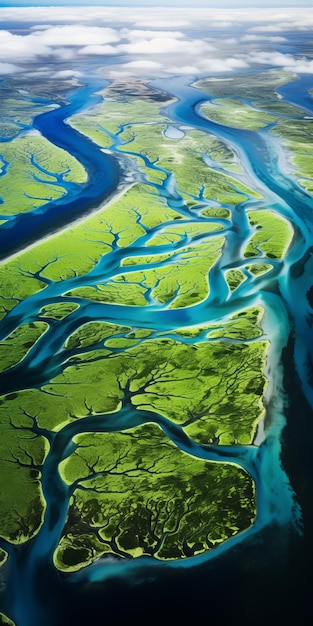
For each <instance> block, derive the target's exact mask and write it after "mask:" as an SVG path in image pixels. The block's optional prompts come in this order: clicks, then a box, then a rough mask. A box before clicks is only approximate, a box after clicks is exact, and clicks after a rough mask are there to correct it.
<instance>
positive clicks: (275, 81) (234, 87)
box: [194, 69, 298, 114]
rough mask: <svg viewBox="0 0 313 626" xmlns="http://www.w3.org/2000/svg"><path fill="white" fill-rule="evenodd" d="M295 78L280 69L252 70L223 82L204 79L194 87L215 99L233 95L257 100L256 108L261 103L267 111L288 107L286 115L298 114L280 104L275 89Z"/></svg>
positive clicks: (237, 73) (293, 75)
mask: <svg viewBox="0 0 313 626" xmlns="http://www.w3.org/2000/svg"><path fill="white" fill-rule="evenodd" d="M296 78H297V76H296V74H294V73H293V72H287V71H284V70H281V69H271V70H265V71H264V70H261V71H259V72H256V71H255V69H254V70H253V73H251V72H244V73H241V72H236V75H234V76H232V77H229V76H227V78H225V79H224V80H222V79H221V78H220V77H219V78H218V79H217V80H215V79H214V78H210V79H209V80H208V79H206V78H204V79H201V80H200V81H197V82H196V83H195V85H194V86H195V87H198V88H199V89H202V90H203V91H206V92H208V93H210V94H211V95H213V96H214V97H216V98H218V97H228V98H233V97H234V94H236V96H237V97H238V98H246V99H249V100H252V102H255V101H256V100H257V101H258V102H257V104H258V106H260V104H262V103H263V104H264V105H265V106H266V107H268V108H269V110H270V108H271V106H275V108H276V109H277V108H278V109H279V106H282V107H286V106H288V113H290V111H291V110H292V111H293V112H294V111H297V112H298V109H297V108H296V107H292V109H290V106H291V105H286V103H284V102H281V101H280V99H279V96H278V94H277V92H276V89H277V87H280V86H282V85H285V84H286V83H289V82H290V81H292V80H295V79H296ZM288 113H287V114H288Z"/></svg>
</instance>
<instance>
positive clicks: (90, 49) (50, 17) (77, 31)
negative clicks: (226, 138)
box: [0, 6, 313, 78]
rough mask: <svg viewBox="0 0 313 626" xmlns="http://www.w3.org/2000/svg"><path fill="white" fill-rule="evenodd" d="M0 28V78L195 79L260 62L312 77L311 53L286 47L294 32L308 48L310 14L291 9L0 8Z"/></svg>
mask: <svg viewBox="0 0 313 626" xmlns="http://www.w3.org/2000/svg"><path fill="white" fill-rule="evenodd" d="M8 23H10V28H8V27H7V26H5V25H7V24H8ZM1 24H3V26H4V27H3V28H2V30H0V49H1V56H2V62H1V63H0V74H2V75H10V74H14V73H18V72H25V71H29V70H30V69H34V68H35V71H36V72H37V73H41V74H44V73H45V72H50V73H51V72H54V75H55V76H58V77H59V78H62V77H66V76H70V75H72V76H75V75H76V76H78V75H79V72H80V69H81V68H82V69H81V71H82V72H83V71H86V67H87V66H88V64H90V63H92V64H93V65H92V68H94V70H93V71H96V69H98V68H100V67H101V66H102V67H103V68H105V71H106V75H107V76H108V78H110V77H115V76H118V75H119V76H128V75H134V76H138V75H139V76H147V75H151V76H154V75H156V76H162V75H163V76H168V75H169V74H190V75H194V76H201V75H204V74H205V73H208V74H210V73H213V74H214V73H219V72H232V71H234V70H237V69H245V68H253V67H259V66H260V65H264V66H274V67H281V68H284V69H288V70H292V71H294V72H307V73H313V60H312V56H311V57H310V54H309V53H308V54H305V49H303V50H302V52H301V54H296V53H295V52H293V54H290V51H289V48H288V42H289V39H290V34H292V33H294V32H295V31H296V32H300V31H301V32H302V33H303V34H302V37H304V40H307V41H308V50H309V43H310V42H309V37H310V33H311V31H312V27H313V12H308V11H302V12H301V11H299V10H298V9H257V10H256V9H253V8H251V7H250V8H249V9H223V10H218V9H205V8H203V9H196V8H194V9H192V8H189V9H183V8H181V9H179V10H178V9H174V8H168V9H165V8H162V11H161V10H160V9H156V8H151V7H150V8H144V7H143V8H141V9H140V8H137V9H135V8H128V9H127V11H125V10H124V11H123V10H121V8H114V7H99V6H95V7H93V6H91V7H88V11H87V10H86V7H75V8H74V7H73V8H71V7H69V6H68V7H62V8H60V9H58V10H57V11H56V10H55V8H53V7H32V8H30V7H27V8H25V9H24V8H19V9H13V8H8V7H7V8H5V7H3V8H0V28H1ZM11 25H12V26H11ZM305 38H306V39H305ZM48 65H49V67H50V69H48ZM32 66H33V67H32ZM51 67H53V69H52V70H51ZM90 67H91V66H90Z"/></svg>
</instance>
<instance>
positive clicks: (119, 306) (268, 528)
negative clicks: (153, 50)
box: [0, 69, 313, 626]
mask: <svg viewBox="0 0 313 626" xmlns="http://www.w3.org/2000/svg"><path fill="white" fill-rule="evenodd" d="M312 85H313V81H312V80H311V78H310V76H309V75H306V74H304V75H296V74H294V73H292V72H290V71H286V70H281V69H279V70H277V69H266V70H265V69H260V70H258V71H256V70H254V71H245V72H240V71H237V72H234V73H233V74H232V78H231V80H230V79H229V77H227V78H225V79H224V78H223V75H221V76H219V77H218V78H216V79H214V78H212V77H210V78H209V79H208V78H206V77H205V76H203V77H202V78H201V79H200V80H195V81H190V80H188V79H187V78H186V77H181V76H180V77H176V78H173V77H171V78H170V79H167V78H162V79H161V78H158V79H153V80H151V81H147V80H143V79H137V80H135V79H133V80H132V79H129V80H128V81H127V82H126V86H125V82H122V84H121V83H120V82H119V81H118V80H116V81H110V82H109V81H107V80H105V79H101V77H99V76H98V77H97V78H95V77H92V76H91V77H90V78H87V77H85V78H84V80H81V81H80V82H79V84H76V85H73V84H72V85H69V86H68V89H67V91H66V94H65V97H63V98H61V101H60V102H58V103H56V102H55V101H53V99H52V98H49V94H47V93H46V94H45V96H44V97H42V98H41V99H39V97H38V94H31V93H29V92H28V95H27V98H25V99H24V100H23V98H20V99H18V98H16V99H15V100H14V96H13V95H12V94H10V93H9V94H8V98H7V101H6V100H5V101H4V107H7V111H9V112H10V115H8V116H7V117H6V119H5V122H2V127H3V128H2V131H3V139H2V143H1V147H0V148H1V150H0V152H1V167H2V169H1V177H2V180H1V182H2V183H3V184H2V187H1V197H2V202H1V207H0V213H1V215H0V219H1V229H0V243H1V259H2V260H1V265H0V281H1V299H0V312H1V320H0V359H1V372H0V393H1V398H0V420H1V440H0V446H1V473H2V477H4V488H3V489H2V490H1V493H0V514H1V538H0V548H1V553H0V557H1V559H2V567H1V569H0V575H1V572H3V573H2V579H1V580H2V583H1V584H2V588H1V589H2V591H1V596H2V605H1V606H2V607H3V609H2V610H3V615H7V618H5V617H3V618H2V619H3V621H2V623H8V624H16V626H39V625H40V626H41V625H42V624H43V623H44V624H46V625H47V626H48V625H50V624H51V626H52V625H53V626H55V625H56V624H63V623H64V624H65V623H67V624H68V623H70V622H69V621H65V620H66V619H68V618H65V617H64V618H61V617H60V615H59V614H58V613H57V611H60V606H59V604H58V603H56V605H55V606H54V605H53V600H52V590H54V591H53V592H54V593H55V594H58V593H59V594H60V596H62V602H63V603H64V605H65V606H67V605H66V602H65V599H64V598H65V596H66V595H67V596H68V597H69V598H71V601H72V600H73V599H74V600H75V597H76V596H75V595H74V591H73V589H75V588H76V589H77V590H78V591H77V593H78V592H79V591H81V590H83V591H82V593H83V594H84V593H86V594H87V595H88V593H89V591H88V589H89V590H90V588H91V587H92V586H95V588H96V589H99V586H100V585H101V584H102V585H103V589H104V590H105V593H108V590H111V592H112V584H113V583H112V581H115V582H116V585H117V587H116V588H117V590H118V591H116V596H118V594H119V593H120V589H122V592H125V588H126V587H127V590H126V592H125V597H127V602H129V601H130V600H129V598H130V597H133V598H134V602H137V601H138V598H139V597H140V596H139V595H138V594H139V590H140V589H142V590H143V591H142V593H147V594H148V596H147V597H149V598H150V595H149V594H153V592H152V591H151V587H149V589H150V591H149V590H148V591H147V585H148V583H147V582H146V581H150V584H152V586H153V584H154V583H153V581H157V582H155V585H156V588H157V585H160V587H162V585H163V587H164V585H165V582H164V581H167V580H169V581H172V580H173V577H174V576H175V577H176V578H175V580H176V583H175V584H177V586H178V585H180V582H181V584H182V588H183V589H185V590H186V588H187V586H188V585H189V582H188V581H189V580H190V576H191V572H192V571H194V572H195V574H194V575H195V577H196V579H197V583H196V584H197V585H198V584H199V580H200V577H201V578H202V577H203V576H204V575H207V576H208V580H210V581H211V583H212V585H213V587H214V584H215V592H216V591H217V590H218V592H219V593H220V594H222V592H221V590H220V588H221V587H222V582H220V583H218V582H215V583H213V582H212V580H213V577H214V564H215V563H217V565H216V572H217V574H216V576H217V580H220V581H221V580H222V574H221V572H222V567H224V569H225V568H227V569H228V572H230V571H231V572H240V575H241V576H242V578H243V580H244V581H245V584H247V579H248V577H250V576H252V578H253V575H254V576H255V580H256V581H257V582H255V584H256V585H258V584H259V578H258V576H259V577H260V579H261V578H263V576H266V575H268V572H271V575H273V576H274V574H273V572H274V573H275V575H278V576H280V575H281V574H282V572H281V570H284V569H285V571H288V572H289V574H290V571H291V569H292V568H293V567H297V568H298V569H299V570H301V568H302V570H303V568H304V565H303V562H302V561H301V558H302V556H301V555H302V552H301V551H303V550H304V547H303V546H305V549H307V548H308V546H309V547H310V545H311V544H310V540H309V538H308V530H307V529H308V527H309V525H310V519H311V514H312V511H311V509H310V504H309V501H310V497H309V489H308V487H306V486H305V485H306V484H307V482H308V481H309V480H310V472H312V470H310V469H309V465H308V463H307V457H306V454H307V453H306V452H304V453H303V456H301V451H299V449H298V447H299V440H298V439H297V436H296V435H295V432H296V425H295V423H294V420H295V419H296V417H297V416H298V417H299V420H300V421H301V420H302V421H303V420H305V419H307V416H308V415H311V412H312V409H311V407H312V402H313V394H312V357H313V354H312V350H313V349H312V346H313V342H312V332H313V331H312V306H313V296H312V256H311V255H312V236H313V235H312V195H311V192H312V190H313V187H312V185H313V183H312V176H313V159H312V117H311V115H312V110H313V103H312V98H311V97H310V95H309V90H310V89H312ZM295 92H297V94H298V95H297V97H294V93H295ZM291 94H292V97H291ZM295 407H296V409H295ZM295 411H296V415H295ZM297 411H298V413H297ZM298 427H299V428H300V426H298ZM310 428H311V430H310V429H309V428H308V430H307V431H306V432H307V437H308V441H309V440H310V438H311V437H312V426H311V427H310ZM305 436H306V435H305V433H304V432H303V437H304V438H305ZM300 458H301V461H300ZM298 545H299V548H298ZM264 546H265V548H264ZM266 546H268V548H267V547H266ZM274 546H275V549H274V550H273V548H274ZM295 546H297V550H298V549H299V553H298V554H299V555H300V556H299V558H298V556H297V557H295V556H294V553H293V552H292V555H291V554H290V553H291V551H296V548H295ZM264 549H265V551H266V550H268V556H267V560H266V559H261V558H260V554H261V553H262V551H263V555H264ZM271 551H272V554H271V555H270V553H271ZM241 554H242V555H244V556H245V558H246V559H247V561H246V565H245V566H242V567H241V566H240V565H239V562H240V555H241ZM251 554H253V556H251ZM234 555H235V556H234ZM238 555H239V556H238ZM227 559H228V560H227ZM258 559H259V562H260V565H259V567H260V574H259V573H258V568H257V566H256V565H255V562H257V560H258ZM219 563H221V564H222V565H219ZM295 563H296V565H294V564H295ZM299 564H300V565H299ZM219 568H220V569H219ZM303 571H304V570H303ZM43 572H44V576H43ZM229 576H230V574H229ZM188 577H189V578H188ZM197 577H198V578H199V580H198V578H197ZM110 581H111V582H110ZM151 581H152V583H151ZM177 581H178V582H177ZM219 584H220V587H219ZM233 584H234V589H236V591H238V588H237V587H238V583H237V586H236V584H235V583H233ZM251 584H252V583H251ZM263 584H264V581H263ZM225 585H226V587H227V589H228V591H229V588H230V586H231V583H230V579H229V578H228V575H225ZM281 585H282V586H283V582H281ZM269 586H270V583H269ZM163 587H162V589H163V591H164V588H163ZM92 588H93V587H92ZM130 588H131V591H130ZM86 590H87V591H86ZM122 592H121V593H122ZM90 593H93V592H90ZM178 595H179V594H178V591H177V590H176V591H175V586H174V587H173V598H174V600H173V601H174V602H175V601H176V602H177V598H178ZM243 595H245V594H244V593H243ZM91 597H92V598H93V600H94V596H91ZM99 597H100V596H99ZM97 598H98V596H97ZM175 598H176V600H175ZM232 600H233V601H234V598H232ZM250 602H251V600H250ZM111 604H112V605H113V604H114V602H113V600H111ZM96 605H97V607H98V610H99V606H100V600H98V599H97V602H96ZM53 606H54V608H53ZM110 606H111V605H110ZM114 606H115V605H114ZM248 606H250V605H249V602H248ZM47 607H48V609H47ZM72 610H73V608H71V611H72ZM112 610H113V609H112ZM115 610H116V607H115V608H114V611H115ZM120 610H121V614H123V611H122V609H120ZM66 611H67V612H68V613H67V614H68V615H69V611H70V609H69V608H67V609H65V614H66ZM125 611H126V609H125ZM196 614H197V613H196ZM56 615H57V617H56ZM62 619H64V622H63V621H62ZM75 619H76V621H75V624H76V623H77V624H80V623H83V622H80V621H79V618H78V613H77V616H76V618H75ZM71 623H72V622H71ZM73 623H74V622H73ZM84 623H85V622H84ZM93 623H95V624H96V623H99V624H100V623H101V624H102V622H101V621H97V620H96V618H95V621H94V622H92V624H93Z"/></svg>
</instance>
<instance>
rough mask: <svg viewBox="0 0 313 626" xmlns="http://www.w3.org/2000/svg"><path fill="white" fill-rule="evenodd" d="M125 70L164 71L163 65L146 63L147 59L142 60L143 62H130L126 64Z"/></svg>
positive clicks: (152, 62)
mask: <svg viewBox="0 0 313 626" xmlns="http://www.w3.org/2000/svg"><path fill="white" fill-rule="evenodd" d="M123 67H124V68H126V69H127V68H129V69H143V70H158V69H162V67H163V66H162V64H161V63H157V62H156V61H146V59H142V60H141V61H130V62H129V63H125V65H124V66H123Z"/></svg>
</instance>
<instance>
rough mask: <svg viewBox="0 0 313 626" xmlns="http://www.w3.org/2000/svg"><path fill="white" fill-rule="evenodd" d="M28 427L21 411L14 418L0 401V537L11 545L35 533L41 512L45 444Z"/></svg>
mask: <svg viewBox="0 0 313 626" xmlns="http://www.w3.org/2000/svg"><path fill="white" fill-rule="evenodd" d="M19 400H20V398H19ZM31 423H32V420H31V419H30V418H29V417H27V415H26V411H25V409H24V408H22V407H21V406H19V409H18V411H17V415H16V416H15V413H14V412H12V413H11V412H10V401H7V400H6V399H4V398H3V397H2V398H1V399H0V433H1V437H0V456H1V480H2V488H1V492H0V511H1V536H2V537H4V538H5V539H7V540H9V541H11V542H12V543H15V544H19V543H24V542H26V541H28V540H29V539H30V538H31V537H33V536H34V535H35V534H36V533H37V532H38V530H39V528H40V526H41V523H42V519H43V514H44V508H45V504H44V500H43V497H42V491H41V482H40V476H41V466H42V463H43V462H44V458H45V456H46V453H47V450H48V444H47V441H46V440H45V439H44V438H43V437H38V436H37V437H36V436H35V435H34V433H32V432H31V431H30V429H29V427H30V425H31Z"/></svg>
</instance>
